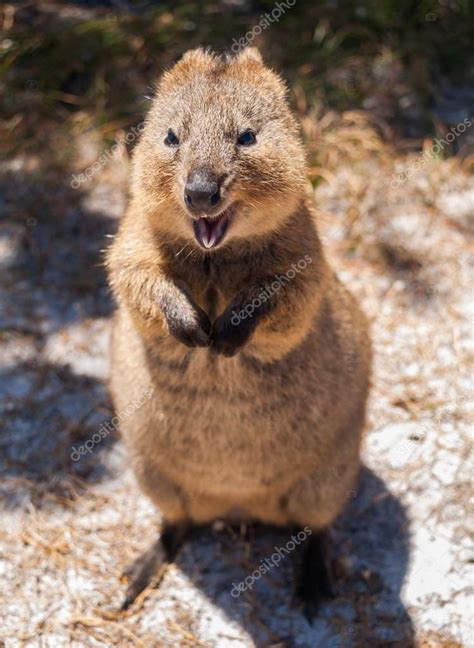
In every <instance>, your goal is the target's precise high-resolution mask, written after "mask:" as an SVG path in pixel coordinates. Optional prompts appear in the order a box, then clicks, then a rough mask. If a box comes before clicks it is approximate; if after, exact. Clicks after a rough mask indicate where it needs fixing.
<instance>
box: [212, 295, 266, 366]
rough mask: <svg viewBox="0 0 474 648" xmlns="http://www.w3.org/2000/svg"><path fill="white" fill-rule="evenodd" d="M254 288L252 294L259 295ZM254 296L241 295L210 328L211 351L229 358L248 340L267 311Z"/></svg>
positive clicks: (264, 304) (260, 300)
mask: <svg viewBox="0 0 474 648" xmlns="http://www.w3.org/2000/svg"><path fill="white" fill-rule="evenodd" d="M261 292H262V289H261V288H256V289H255V291H254V293H255V294H257V295H258V294H261ZM255 294H247V295H242V296H240V298H238V299H236V300H235V301H234V302H232V304H230V306H228V308H226V310H225V311H224V312H223V313H222V315H221V316H220V317H218V318H217V319H216V321H215V322H214V324H213V326H212V333H211V350H212V351H215V352H216V353H221V354H222V355H224V356H226V357H228V358H230V357H231V356H233V355H235V354H236V353H237V352H238V351H239V350H240V349H241V348H242V347H243V346H244V345H245V344H246V343H247V342H248V341H249V339H250V337H251V335H252V333H253V332H254V330H255V328H256V327H257V324H258V322H259V320H260V319H261V317H262V315H264V314H265V313H266V312H267V311H268V307H267V304H266V303H265V302H263V301H262V299H260V298H258V297H255Z"/></svg>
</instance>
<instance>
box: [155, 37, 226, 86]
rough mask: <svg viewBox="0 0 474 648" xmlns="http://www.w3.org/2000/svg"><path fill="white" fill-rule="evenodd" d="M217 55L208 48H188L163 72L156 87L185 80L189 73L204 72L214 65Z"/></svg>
mask: <svg viewBox="0 0 474 648" xmlns="http://www.w3.org/2000/svg"><path fill="white" fill-rule="evenodd" d="M216 61H217V57H216V56H215V55H214V54H213V53H212V52H211V50H210V49H204V48H203V47H197V48H196V49H192V50H188V51H187V52H185V53H184V54H183V56H182V57H181V58H180V59H179V61H177V62H176V63H175V64H174V65H173V67H171V68H170V69H169V70H167V71H166V72H164V73H163V74H162V76H161V77H160V78H159V79H158V82H157V84H156V89H157V90H159V89H163V88H166V87H167V86H168V85H174V84H176V83H180V81H181V82H183V81H185V80H186V79H187V78H188V76H189V74H194V73H195V72H200V71H202V72H205V71H207V70H209V69H210V68H211V67H212V66H213V65H215V63H216Z"/></svg>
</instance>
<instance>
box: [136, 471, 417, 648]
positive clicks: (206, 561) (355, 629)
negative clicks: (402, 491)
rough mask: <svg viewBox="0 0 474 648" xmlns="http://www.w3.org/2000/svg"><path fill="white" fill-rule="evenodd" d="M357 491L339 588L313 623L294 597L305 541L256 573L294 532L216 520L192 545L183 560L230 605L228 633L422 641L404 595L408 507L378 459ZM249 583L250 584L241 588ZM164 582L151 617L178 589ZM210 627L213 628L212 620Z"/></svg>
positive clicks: (341, 530) (338, 547) (345, 642)
mask: <svg viewBox="0 0 474 648" xmlns="http://www.w3.org/2000/svg"><path fill="white" fill-rule="evenodd" d="M353 495H354V497H353V498H352V499H351V500H350V501H349V502H348V506H347V509H346V511H345V512H344V514H343V515H342V516H341V518H340V519H339V520H338V521H337V523H336V525H335V527H334V530H333V543H334V568H335V572H336V574H337V590H338V594H337V597H336V598H335V599H334V600H332V601H329V602H327V603H325V604H323V606H322V607H321V609H320V612H319V615H318V617H317V618H316V619H315V620H314V622H313V626H312V627H311V626H310V625H309V624H308V622H307V621H306V619H305V617H304V616H303V614H302V611H301V608H300V607H299V605H298V603H297V601H295V599H294V596H293V589H294V576H295V571H296V569H297V563H298V559H299V558H300V555H299V552H298V549H296V550H295V551H294V552H293V553H292V554H290V555H288V556H285V557H284V558H283V559H282V561H281V562H280V563H279V565H277V566H274V567H273V568H272V569H271V570H269V571H268V572H267V573H266V574H264V575H263V576H261V577H260V578H258V579H251V580H253V581H254V582H253V583H251V581H249V580H248V577H249V576H251V574H252V572H254V570H256V569H257V568H258V567H259V566H260V565H261V563H262V561H264V560H265V559H266V558H267V559H268V558H269V557H270V556H271V555H272V554H275V552H276V551H277V549H278V548H282V547H285V546H286V544H287V542H288V541H289V540H290V532H289V531H287V530H275V529H274V528H273V529H268V528H265V527H255V528H252V529H250V534H249V535H250V538H249V539H248V536H247V538H245V539H244V538H243V537H242V536H241V535H239V534H238V533H236V531H235V530H234V529H231V528H228V527H226V528H225V529H224V530H222V531H219V532H217V531H213V530H211V529H207V530H205V531H204V532H203V533H200V534H199V535H198V536H197V537H196V538H194V539H192V540H190V541H188V542H187V543H186V544H185V545H184V546H183V548H182V550H181V552H180V554H179V557H178V560H177V567H178V569H179V570H180V571H181V572H182V574H183V575H184V576H185V577H186V578H187V579H189V580H190V581H191V582H192V583H193V584H194V586H195V587H197V588H198V589H200V590H201V591H202V592H203V593H204V594H205V595H206V597H207V598H208V599H209V601H210V602H211V603H212V604H213V605H214V606H215V607H217V608H218V609H219V608H220V610H221V611H222V613H223V615H224V619H223V620H222V623H223V624H225V628H222V632H223V633H224V634H225V636H226V637H229V636H230V637H231V636H232V630H233V627H235V626H240V627H242V628H243V629H244V630H245V631H246V633H248V635H249V636H250V637H251V639H252V641H253V643H254V645H255V646H257V647H258V648H260V647H262V648H263V647H264V646H284V647H285V648H293V647H294V648H296V647H304V648H313V647H315V646H318V647H321V648H322V647H324V646H328V647H330V648H337V647H339V646H341V647H343V646H351V647H361V648H362V647H364V648H366V647H367V646H371V648H372V647H373V648H377V647H380V648H382V647H383V648H386V647H387V646H398V647H400V648H401V647H403V648H410V647H414V646H415V643H414V629H413V624H412V621H411V619H410V617H409V615H408V612H407V610H406V609H405V607H404V605H403V603H402V602H401V600H400V591H401V587H402V584H403V580H404V576H405V573H406V571H407V566H408V561H409V533H408V522H407V518H406V514H405V511H404V508H403V506H402V505H401V504H400V502H399V501H398V499H397V498H396V497H394V496H393V495H392V494H391V493H390V492H389V491H388V490H387V488H386V486H385V484H384V483H383V481H382V480H381V479H379V478H378V477H377V476H376V475H375V474H374V473H373V472H372V471H371V470H369V469H368V468H364V469H363V470H362V473H361V477H360V482H359V486H358V489H357V491H354V492H353ZM190 496H192V494H191V495H190ZM246 578H247V583H248V585H249V586H248V587H247V588H244V587H243V581H244V580H245V579H246ZM239 584H241V589H245V591H243V592H241V593H240V594H238V589H239V588H238V587H236V586H238V585H239ZM162 587H163V592H160V601H154V602H150V607H151V608H153V609H150V608H148V610H147V612H146V614H147V616H151V617H152V618H153V615H154V614H155V613H159V608H160V607H161V605H164V604H165V603H166V600H167V599H168V597H169V596H170V593H169V590H168V588H167V586H166V584H165V583H163V585H162ZM161 597H163V598H161ZM155 606H156V607H155ZM229 622H230V624H229ZM234 624H235V625H234ZM236 631H237V628H236ZM197 634H198V636H201V632H199V633H197ZM202 634H205V635H206V636H208V635H209V629H207V631H206V632H204V631H203V632H202ZM226 645H227V644H226Z"/></svg>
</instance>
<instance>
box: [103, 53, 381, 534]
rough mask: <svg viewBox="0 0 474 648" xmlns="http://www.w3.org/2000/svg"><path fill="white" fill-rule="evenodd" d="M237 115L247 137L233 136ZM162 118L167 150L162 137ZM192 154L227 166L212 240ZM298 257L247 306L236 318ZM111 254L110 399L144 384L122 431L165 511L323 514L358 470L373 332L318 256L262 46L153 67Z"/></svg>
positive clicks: (193, 515)
mask: <svg viewBox="0 0 474 648" xmlns="http://www.w3.org/2000/svg"><path fill="white" fill-rule="evenodd" d="M249 127H251V128H253V129H254V130H255V132H256V133H257V143H256V144H255V145H254V146H251V147H250V146H249V147H246V148H245V149H238V147H236V143H235V142H236V137H237V134H238V133H239V132H240V131H241V130H243V129H245V128H249ZM169 128H172V129H173V130H174V131H175V132H176V133H178V134H179V140H180V146H179V147H178V148H176V149H170V148H167V147H166V146H164V144H163V140H164V138H165V136H166V133H167V131H168V129H169ZM203 165H204V166H206V167H211V168H212V169H213V170H214V171H215V172H216V174H225V175H226V180H225V181H224V185H223V191H222V193H223V201H224V202H225V203H226V204H229V203H230V202H231V201H232V202H234V201H237V205H238V207H237V212H236V216H235V218H234V220H233V221H232V223H231V226H230V228H229V231H228V234H227V236H226V238H225V239H224V241H223V243H222V244H221V245H219V246H218V247H217V248H215V249H212V250H209V251H205V250H203V249H202V248H200V247H199V245H198V244H197V242H196V240H195V239H194V236H193V230H192V225H191V216H190V214H189V213H188V211H187V209H186V206H185V204H184V203H183V197H182V196H183V191H184V183H185V180H186V176H187V174H188V173H189V172H190V171H191V170H192V169H193V168H196V167H199V166H203ZM306 255H307V256H306ZM305 258H306V265H305V267H304V268H303V269H302V270H300V271H299V272H296V271H295V273H294V274H295V276H294V277H293V278H292V279H291V280H288V281H286V280H284V281H283V285H282V286H281V288H280V289H278V290H277V291H276V292H275V294H273V295H272V296H271V297H269V298H268V299H267V300H265V301H264V302H263V303H261V304H260V306H256V307H255V310H254V313H253V316H252V317H248V318H245V319H243V320H242V321H241V323H240V324H239V325H234V324H232V317H233V316H235V312H239V311H240V310H241V309H242V308H245V307H246V305H248V304H249V303H252V300H253V299H255V296H256V295H258V294H260V293H261V291H262V288H263V287H265V286H270V285H271V284H272V282H273V281H275V276H276V275H283V274H285V273H287V272H288V271H289V270H290V269H291V268H292V264H298V262H300V266H302V265H304V264H303V262H302V259H305ZM308 258H309V259H310V261H308V260H307V259H308ZM107 262H108V269H109V275H110V282H111V285H112V287H113V291H114V294H115V296H116V299H117V302H118V313H117V315H116V319H115V323H114V330H113V355H112V379H111V389H112V394H113V399H114V404H115V407H116V409H117V410H118V411H121V410H125V409H126V407H127V405H128V404H129V403H130V402H131V401H132V400H134V399H139V398H140V397H141V396H142V395H143V393H144V392H145V391H146V390H147V389H148V388H149V387H150V386H151V387H152V388H154V393H153V396H152V398H151V399H149V400H146V402H145V403H144V404H143V406H142V407H140V408H139V409H138V410H137V411H136V412H135V414H134V415H133V416H130V417H129V418H126V419H125V420H124V421H123V424H122V433H123V436H124V438H125V441H126V443H127V445H128V448H129V452H130V456H131V459H132V462H133V465H134V468H135V471H136V475H137V477H138V480H139V482H140V484H141V486H142V488H143V490H144V491H145V493H147V494H148V495H149V497H150V498H151V499H152V500H153V502H154V503H155V504H156V506H157V507H158V508H159V509H160V510H161V512H162V513H163V515H164V517H165V519H166V520H167V521H168V522H171V523H180V522H186V521H188V522H189V521H190V522H192V523H201V522H207V521H211V520H213V519H215V518H229V519H235V518H242V517H244V518H251V519H256V520H260V521H262V522H266V523H271V524H298V525H302V526H304V525H308V526H309V527H311V529H313V530H315V531H317V530H320V529H324V528H325V527H327V526H328V525H329V524H330V523H331V522H332V520H333V519H334V518H335V516H337V515H338V513H339V512H340V511H341V509H342V507H343V506H344V503H345V502H346V500H347V497H348V493H349V492H350V491H351V489H352V488H353V487H354V482H355V479H356V476H357V473H358V468H359V449H360V442H361V435H362V429H363V425H364V416H365V403H366V397H367V391H368V385H369V372H370V357H371V352H370V343H369V336H368V331H367V324H366V321H365V319H364V316H363V315H362V313H361V311H360V310H359V308H358V306H357V304H356V302H355V300H354V299H353V297H352V296H351V295H350V294H349V293H348V292H347V290H346V289H345V288H344V287H343V286H342V285H341V283H340V282H339V281H338V279H337V278H336V276H335V275H334V273H333V271H332V270H331V268H330V267H329V266H328V264H327V262H326V259H325V256H324V252H323V250H322V248H321V243H320V240H319V238H318V233H317V227H316V222H315V216H314V214H313V211H312V207H311V205H310V203H309V200H308V198H307V194H306V169H305V162H304V152H303V147H302V145H301V142H300V139H299V136H298V129H297V124H296V122H295V119H294V118H293V116H292V115H291V112H290V110H289V108H288V106H287V104H286V100H285V88H284V85H283V83H282V81H281V80H280V78H279V77H278V76H277V75H276V74H274V73H273V72H272V71H270V70H269V69H268V68H266V67H265V66H264V64H263V63H262V62H261V60H260V57H259V54H258V52H256V51H255V50H253V49H250V50H246V51H245V52H244V53H243V54H241V55H240V56H238V57H236V58H232V59H222V58H219V57H216V56H214V55H212V54H210V53H208V52H205V51H203V50H196V51H192V52H189V53H188V54H186V55H185V56H184V57H183V59H182V60H181V61H180V62H179V63H178V64H176V65H175V66H174V67H173V68H172V69H171V71H169V72H167V73H166V74H165V75H164V77H163V78H162V79H161V81H160V83H159V85H158V88H157V95H156V98H155V100H154V103H153V106H152V108H151V111H150V114H149V115H148V118H147V122H146V128H145V130H144V133H143V136H142V139H141V141H140V143H139V144H138V146H137V148H136V150H135V152H134V160H133V179H132V191H131V201H130V206H129V209H128V211H127V214H126V215H125V217H124V219H123V222H122V223H121V227H120V229H119V233H118V235H117V237H116V239H115V241H114V243H113V245H112V247H111V249H110V251H109V254H108V260H107ZM261 301H262V300H261ZM229 356H231V357H229ZM190 492H191V495H189V493H190Z"/></svg>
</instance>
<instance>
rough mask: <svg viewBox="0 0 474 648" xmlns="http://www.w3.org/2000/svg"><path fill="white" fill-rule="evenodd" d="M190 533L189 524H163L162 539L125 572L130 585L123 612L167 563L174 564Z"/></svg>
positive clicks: (123, 604)
mask: <svg viewBox="0 0 474 648" xmlns="http://www.w3.org/2000/svg"><path fill="white" fill-rule="evenodd" d="M189 531H190V525H189V524H188V523H187V522H181V523H179V524H168V523H166V522H165V523H164V524H163V530H162V532H161V535H160V537H159V538H158V540H156V541H155V542H154V543H153V544H152V546H151V547H150V548H149V549H148V550H147V551H145V553H144V554H142V555H141V556H139V557H138V558H136V559H135V560H134V561H133V562H132V563H131V564H130V565H129V566H128V567H127V568H126V569H125V571H124V576H125V577H127V578H128V580H129V583H128V587H127V591H126V593H125V599H124V602H123V603H122V606H121V610H127V609H128V608H129V607H130V605H131V604H132V603H133V602H134V600H135V599H136V598H137V596H138V595H139V594H140V593H141V592H142V591H143V590H144V589H145V588H146V587H147V586H148V585H149V584H150V582H151V580H152V579H153V577H155V576H157V575H158V574H159V571H160V569H161V567H162V566H163V565H165V564H166V563H170V562H173V560H174V559H175V557H176V554H177V552H178V550H179V548H180V547H181V545H182V544H183V542H184V540H185V538H186V536H187V535H188V533H189Z"/></svg>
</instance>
